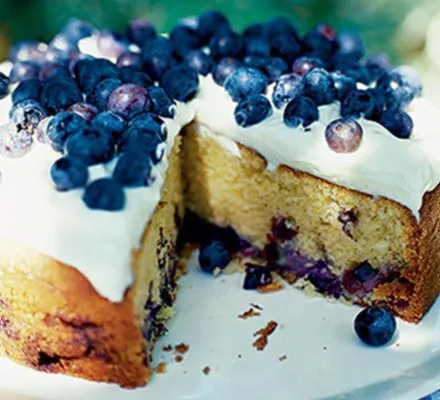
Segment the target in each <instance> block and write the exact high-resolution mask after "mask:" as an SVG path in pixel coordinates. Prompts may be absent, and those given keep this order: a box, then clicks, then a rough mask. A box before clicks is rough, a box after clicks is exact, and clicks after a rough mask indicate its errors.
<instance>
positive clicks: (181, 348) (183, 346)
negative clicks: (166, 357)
mask: <svg viewBox="0 0 440 400" xmlns="http://www.w3.org/2000/svg"><path fill="white" fill-rule="evenodd" d="M174 350H175V351H177V352H178V353H180V354H185V353H186V352H187V351H188V350H189V346H188V345H187V344H185V343H180V344H177V345H176V346H174Z"/></svg>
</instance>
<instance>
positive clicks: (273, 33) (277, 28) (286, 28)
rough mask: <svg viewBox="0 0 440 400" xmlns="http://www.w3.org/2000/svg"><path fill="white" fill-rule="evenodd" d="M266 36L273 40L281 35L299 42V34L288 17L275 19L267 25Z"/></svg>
mask: <svg viewBox="0 0 440 400" xmlns="http://www.w3.org/2000/svg"><path fill="white" fill-rule="evenodd" d="M263 32H264V35H265V36H267V37H269V38H270V39H273V38H274V37H277V36H279V35H289V36H291V37H293V38H294V40H295V41H297V42H299V40H300V38H299V35H298V32H297V31H296V30H295V28H294V27H293V25H292V23H291V21H290V20H289V19H288V18H287V17H275V18H273V19H271V20H269V21H268V22H267V23H266V24H265V28H264V30H263Z"/></svg>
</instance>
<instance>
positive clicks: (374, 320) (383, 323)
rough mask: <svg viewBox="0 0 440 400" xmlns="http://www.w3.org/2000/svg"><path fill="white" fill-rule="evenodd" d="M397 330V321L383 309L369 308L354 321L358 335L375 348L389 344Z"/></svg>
mask: <svg viewBox="0 0 440 400" xmlns="http://www.w3.org/2000/svg"><path fill="white" fill-rule="evenodd" d="M396 328H397V324H396V319H395V318H394V316H393V315H392V314H391V313H390V312H389V311H388V310H386V309H385V308H382V307H368V308H366V309H364V310H362V311H361V312H360V313H359V314H358V315H357V316H356V318H355V320H354V329H355V331H356V334H357V335H358V336H359V338H360V339H361V340H362V341H363V342H364V343H365V344H367V345H369V346H373V347H378V346H384V345H385V344H387V343H389V342H390V341H391V339H392V338H393V336H394V334H395V332H396Z"/></svg>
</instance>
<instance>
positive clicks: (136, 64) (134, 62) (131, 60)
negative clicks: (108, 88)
mask: <svg viewBox="0 0 440 400" xmlns="http://www.w3.org/2000/svg"><path fill="white" fill-rule="evenodd" d="M116 65H117V66H118V67H119V68H122V67H133V68H136V69H137V70H139V71H140V69H141V68H142V59H141V56H140V55H139V54H138V53H133V52H132V51H125V52H123V53H121V55H120V56H119V57H118V59H117V60H116Z"/></svg>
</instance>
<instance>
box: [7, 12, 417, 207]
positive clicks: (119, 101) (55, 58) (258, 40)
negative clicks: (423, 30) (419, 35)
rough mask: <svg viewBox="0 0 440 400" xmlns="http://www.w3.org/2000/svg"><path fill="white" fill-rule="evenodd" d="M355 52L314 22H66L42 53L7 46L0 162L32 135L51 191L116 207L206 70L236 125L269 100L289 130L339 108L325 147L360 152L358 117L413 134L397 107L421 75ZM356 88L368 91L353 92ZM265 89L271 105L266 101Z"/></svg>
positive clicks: (254, 117)
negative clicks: (106, 167)
mask: <svg viewBox="0 0 440 400" xmlns="http://www.w3.org/2000/svg"><path fill="white" fill-rule="evenodd" d="M91 35H94V37H95V38H96V43H97V47H98V49H99V51H100V53H101V54H102V56H103V57H106V58H112V59H115V60H116V62H115V63H112V62H110V61H108V60H107V59H105V58H94V57H92V56H90V55H87V54H82V53H81V52H80V51H79V47H78V44H79V41H80V40H81V39H83V38H87V37H89V36H91ZM363 56H364V46H363V43H362V40H361V39H360V37H359V36H358V35H356V34H354V33H352V32H346V31H345V32H344V31H343V32H340V33H338V34H336V33H335V32H334V31H333V30H332V29H331V28H329V27H327V26H324V25H319V26H316V27H315V28H313V29H312V30H311V31H309V32H308V33H307V34H306V35H305V36H303V37H301V36H300V35H299V34H298V33H297V31H296V30H295V28H294V27H293V26H292V25H291V23H290V22H289V20H288V19H286V18H283V17H280V18H275V19H273V20H270V21H269V22H266V23H261V24H253V25H250V26H249V27H247V28H246V29H245V30H244V31H243V32H242V33H241V34H239V33H237V32H235V31H234V30H233V29H232V28H231V26H230V24H229V22H228V20H227V19H226V17H225V16H224V15H223V14H221V13H220V12H217V11H207V12H205V13H203V14H201V15H200V16H199V17H198V18H189V19H185V20H182V21H181V22H179V23H178V24H177V25H176V26H175V27H174V29H173V30H172V31H171V32H170V35H169V37H164V36H162V35H159V34H158V33H157V32H156V30H155V29H154V27H153V26H152V25H151V24H150V23H149V22H147V21H144V20H135V21H133V22H131V23H130V24H129V26H128V27H127V29H126V31H125V32H124V33H119V32H113V31H105V30H104V31H96V30H95V29H94V28H93V27H92V26H90V25H89V24H87V23H85V22H82V21H79V20H71V21H69V22H68V23H67V25H66V26H65V28H64V29H63V30H62V31H61V32H60V33H59V34H57V35H56V36H55V37H54V38H53V40H52V41H51V42H50V43H49V44H48V45H47V46H46V45H42V44H39V43H37V42H22V43H18V44H17V45H15V46H14V47H13V48H12V49H11V51H10V53H9V59H10V61H12V62H13V68H12V70H11V72H10V75H9V77H7V76H5V75H3V74H0V98H1V97H4V96H6V95H7V94H8V91H9V90H10V88H11V85H17V86H16V88H15V89H14V91H13V93H12V101H13V107H12V108H11V110H10V122H11V124H13V125H12V126H13V127H15V129H11V125H9V126H8V125H7V126H5V127H4V129H3V131H2V132H1V133H2V140H1V141H0V154H1V155H4V156H10V157H18V156H22V155H23V154H25V153H26V152H27V151H28V150H29V149H30V148H31V146H32V144H33V141H34V138H36V139H37V140H39V141H41V142H43V143H46V144H48V145H50V146H52V147H53V149H55V150H56V151H58V152H60V154H61V158H60V159H59V160H57V161H56V162H55V163H54V165H53V166H52V168H51V171H50V174H51V177H52V180H53V182H54V185H55V187H56V189H57V190H60V191H67V190H71V189H77V188H85V190H84V195H83V200H84V202H85V203H86V205H87V206H88V207H89V208H92V209H103V210H109V211H116V210H121V209H123V208H124V204H125V194H124V187H139V186H148V185H150V184H151V182H152V181H153V177H152V176H151V171H152V168H153V166H154V165H155V164H156V163H158V162H159V161H160V160H161V157H162V156H163V154H162V153H161V150H160V149H163V146H161V144H162V143H163V142H164V141H165V140H166V138H167V132H166V127H165V124H164V121H163V118H172V117H173V116H174V113H175V101H182V102H187V101H190V100H191V99H192V98H193V97H194V96H195V95H196V93H197V90H198V86H199V75H208V74H212V77H213V79H214V81H215V82H216V83H217V84H219V85H221V86H223V87H224V88H225V90H226V91H227V92H228V93H229V95H230V96H231V98H232V99H233V100H234V101H235V102H237V106H236V109H235V112H234V115H235V119H236V121H237V123H238V124H239V125H240V126H243V127H248V126H251V125H254V124H257V123H259V122H261V121H262V120H264V119H265V118H267V117H268V116H269V115H270V114H271V113H272V104H273V106H274V107H276V108H279V109H283V115H284V122H285V124H286V125H288V126H290V127H298V126H302V127H304V128H307V127H309V126H310V125H311V124H312V123H313V122H314V121H316V120H318V118H319V110H318V106H321V105H324V104H330V103H333V102H335V101H339V102H341V117H342V119H341V120H338V121H336V122H335V123H333V124H331V125H330V126H329V127H328V129H327V132H326V138H327V142H328V143H329V146H330V147H331V148H333V150H335V151H338V152H350V151H354V150H355V149H356V148H357V146H358V145H359V142H360V137H361V136H362V129H361V127H360V125H359V124H358V123H357V122H356V119H357V118H359V117H364V118H367V119H371V120H374V121H377V122H379V123H380V124H382V125H383V126H385V127H386V128H387V129H388V130H389V131H390V132H391V133H392V134H393V135H395V136H397V137H399V138H409V137H410V134H411V130H412V121H411V118H410V117H409V115H408V114H407V113H405V111H404V109H405V107H407V105H408V104H409V103H410V102H411V101H412V100H413V98H414V97H416V96H418V95H419V94H420V93H421V83H420V80H419V78H418V77H417V76H416V75H415V73H414V72H413V71H412V70H411V69H409V68H408V67H400V68H396V69H392V68H391V66H390V63H389V61H388V59H387V57H386V56H384V55H376V56H371V57H367V58H363ZM357 82H361V83H363V84H364V85H366V87H368V88H367V89H366V90H358V88H357ZM270 83H274V90H273V95H272V102H270V101H269V100H268V98H267V97H266V96H263V94H265V93H266V90H267V86H268V85H269V84H270ZM341 132H342V133H341ZM347 138H348V139H347ZM347 140H348V143H347ZM344 141H345V142H344ZM110 161H112V162H114V164H115V167H114V169H113V170H112V176H111V177H108V178H101V179H98V180H95V181H93V182H91V183H89V171H88V167H89V166H93V165H96V164H101V163H104V164H106V163H109V162H110Z"/></svg>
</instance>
